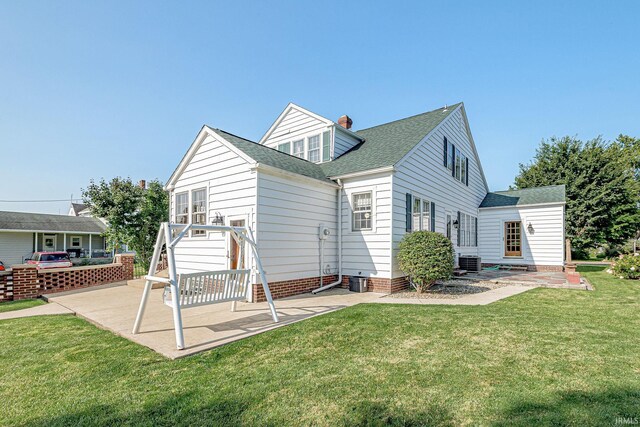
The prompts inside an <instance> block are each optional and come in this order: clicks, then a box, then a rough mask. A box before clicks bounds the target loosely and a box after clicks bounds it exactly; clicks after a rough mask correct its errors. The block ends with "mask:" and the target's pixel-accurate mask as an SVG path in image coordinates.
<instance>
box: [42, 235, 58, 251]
mask: <svg viewBox="0 0 640 427" xmlns="http://www.w3.org/2000/svg"><path fill="white" fill-rule="evenodd" d="M57 247H58V236H57V235H55V234H44V235H43V236H42V250H43V251H45V252H52V251H55V250H56V248H57Z"/></svg>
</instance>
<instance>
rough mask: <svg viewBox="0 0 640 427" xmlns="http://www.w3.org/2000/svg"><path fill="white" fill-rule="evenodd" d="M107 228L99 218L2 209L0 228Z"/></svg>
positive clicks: (85, 230) (81, 230)
mask: <svg viewBox="0 0 640 427" xmlns="http://www.w3.org/2000/svg"><path fill="white" fill-rule="evenodd" d="M106 228H107V227H106V226H105V225H104V223H103V222H102V221H100V220H99V219H98V218H89V217H81V216H70V215H50V214H40V213H29V212H7V211H0V230H21V231H53V232H60V233H63V232H66V233H74V232H75V233H102V232H104V231H105V230H106Z"/></svg>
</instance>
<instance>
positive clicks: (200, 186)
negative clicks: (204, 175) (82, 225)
mask: <svg viewBox="0 0 640 427" xmlns="http://www.w3.org/2000/svg"><path fill="white" fill-rule="evenodd" d="M198 190H205V213H206V222H207V224H208V222H209V221H210V220H211V209H210V206H209V201H210V194H209V192H210V182H209V181H206V182H199V183H197V184H191V185H185V186H181V187H179V188H176V189H174V190H173V195H172V197H171V203H172V206H171V209H172V221H175V220H176V219H177V217H176V208H177V207H176V196H177V195H178V194H182V193H187V224H191V221H192V214H193V212H192V211H193V209H192V207H193V206H192V203H193V201H192V192H193V191H198ZM192 233H193V231H191V232H189V233H188V234H187V235H186V236H184V238H183V239H182V240H185V239H187V240H191V239H198V240H199V239H202V238H203V237H208V236H209V234H211V233H212V232H211V231H207V232H206V233H205V234H202V235H197V236H193V235H192Z"/></svg>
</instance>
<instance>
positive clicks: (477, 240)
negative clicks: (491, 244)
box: [474, 217, 478, 246]
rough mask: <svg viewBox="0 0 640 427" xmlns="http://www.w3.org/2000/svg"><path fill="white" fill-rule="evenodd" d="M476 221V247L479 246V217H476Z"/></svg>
mask: <svg viewBox="0 0 640 427" xmlns="http://www.w3.org/2000/svg"><path fill="white" fill-rule="evenodd" d="M475 221H476V227H475V231H476V240H475V241H474V243H475V246H478V217H476V219H475Z"/></svg>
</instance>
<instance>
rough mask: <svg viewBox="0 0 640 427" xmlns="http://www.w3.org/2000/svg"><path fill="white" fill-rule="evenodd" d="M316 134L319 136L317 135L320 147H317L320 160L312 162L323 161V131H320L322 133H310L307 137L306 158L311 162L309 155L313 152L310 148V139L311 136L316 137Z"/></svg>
mask: <svg viewBox="0 0 640 427" xmlns="http://www.w3.org/2000/svg"><path fill="white" fill-rule="evenodd" d="M315 136H317V137H318V148H317V151H318V161H317V162H312V163H322V132H320V133H318V134H313V135H308V136H307V137H306V138H305V148H306V151H305V153H306V156H305V158H306V160H308V161H310V162H311V160H310V159H309V157H310V153H311V149H310V148H309V146H310V144H309V139H311V138H313V137H315ZM314 151H316V150H314Z"/></svg>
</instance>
